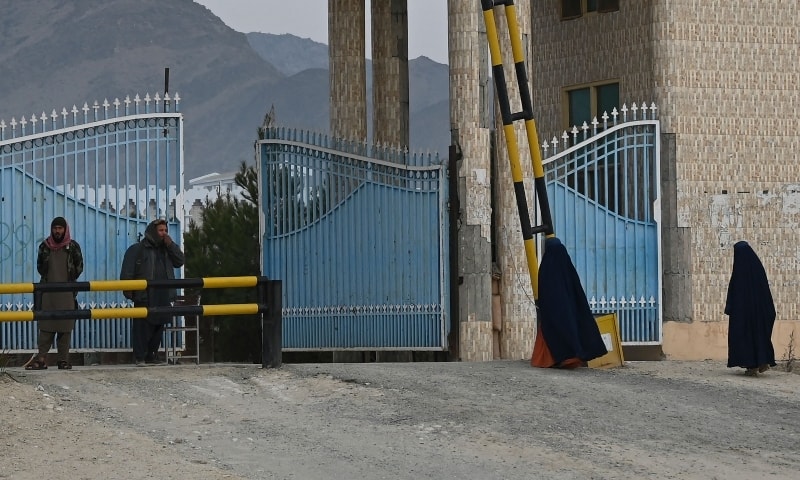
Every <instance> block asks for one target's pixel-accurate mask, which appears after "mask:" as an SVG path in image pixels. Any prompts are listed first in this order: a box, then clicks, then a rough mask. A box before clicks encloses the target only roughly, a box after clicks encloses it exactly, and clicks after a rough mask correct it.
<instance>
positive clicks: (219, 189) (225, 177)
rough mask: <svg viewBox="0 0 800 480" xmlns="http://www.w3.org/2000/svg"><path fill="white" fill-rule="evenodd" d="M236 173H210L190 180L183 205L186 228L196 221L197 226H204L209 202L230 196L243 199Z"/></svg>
mask: <svg viewBox="0 0 800 480" xmlns="http://www.w3.org/2000/svg"><path fill="white" fill-rule="evenodd" d="M236 173H237V172H227V173H217V172H214V173H209V174H207V175H203V176H200V177H197V178H193V179H191V180H189V188H188V189H187V190H186V191H185V192H184V196H183V204H184V208H185V210H184V211H185V212H186V219H185V220H186V222H185V224H186V227H185V228H188V225H189V222H190V221H194V223H195V224H196V225H197V226H200V225H202V224H203V217H202V215H203V209H204V208H205V205H206V202H207V201H214V200H216V199H217V198H219V197H221V196H224V195H227V194H230V195H231V196H232V197H235V198H243V197H242V193H243V189H242V188H241V187H240V186H238V185H236V181H235V179H236Z"/></svg>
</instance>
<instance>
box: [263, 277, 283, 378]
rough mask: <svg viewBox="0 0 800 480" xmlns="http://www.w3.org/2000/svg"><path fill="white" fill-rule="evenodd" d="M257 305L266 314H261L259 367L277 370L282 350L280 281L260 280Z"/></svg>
mask: <svg viewBox="0 0 800 480" xmlns="http://www.w3.org/2000/svg"><path fill="white" fill-rule="evenodd" d="M258 297H259V299H258V303H260V304H261V306H262V308H263V307H266V312H262V313H261V367H262V368H278V367H280V366H281V362H282V358H281V350H282V348H283V345H282V340H281V335H282V323H283V320H282V316H281V309H282V303H281V297H282V294H281V281H280V280H266V279H264V280H262V281H260V282H259V287H258Z"/></svg>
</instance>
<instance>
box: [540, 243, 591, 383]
mask: <svg viewBox="0 0 800 480" xmlns="http://www.w3.org/2000/svg"><path fill="white" fill-rule="evenodd" d="M537 306H538V307H539V308H538V325H539V329H538V332H537V335H536V342H535V344H534V347H533V356H532V357H531V365H532V366H534V367H542V368H550V367H556V368H576V367H582V366H586V363H587V362H588V361H589V360H593V359H595V358H598V357H601V356H603V355H605V354H606V353H607V350H606V346H605V344H604V343H603V337H601V336H600V329H599V328H598V327H597V321H596V320H595V319H594V315H592V310H591V308H590V307H589V302H588V301H587V300H586V292H585V291H584V290H583V286H582V285H581V279H580V277H579V276H578V272H577V271H576V270H575V266H574V265H573V264H572V259H571V258H570V256H569V253H568V252H567V248H566V247H565V246H564V244H563V243H561V240H559V239H558V238H556V237H551V238H548V239H546V240H545V241H544V255H543V256H542V265H541V268H539V301H538V303H537Z"/></svg>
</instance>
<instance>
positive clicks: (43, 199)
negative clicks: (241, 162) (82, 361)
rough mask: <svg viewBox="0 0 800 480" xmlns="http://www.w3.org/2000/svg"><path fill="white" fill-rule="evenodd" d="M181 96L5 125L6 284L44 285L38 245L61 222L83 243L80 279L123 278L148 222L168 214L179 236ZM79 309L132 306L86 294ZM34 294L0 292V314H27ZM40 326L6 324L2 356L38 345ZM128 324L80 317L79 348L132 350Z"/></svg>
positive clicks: (2, 263)
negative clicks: (122, 271) (52, 223)
mask: <svg viewBox="0 0 800 480" xmlns="http://www.w3.org/2000/svg"><path fill="white" fill-rule="evenodd" d="M179 101H180V98H179V97H178V96H177V95H175V96H174V97H173V98H170V97H169V95H168V94H165V95H164V97H160V96H159V94H155V95H154V96H153V97H151V96H150V95H146V96H145V97H144V98H141V97H139V96H138V95H136V96H135V97H134V98H133V99H131V98H129V97H126V98H125V99H124V100H122V101H120V100H115V101H114V102H112V103H109V102H108V101H104V102H103V103H102V104H98V103H97V102H95V103H94V104H93V105H92V106H89V105H87V104H84V106H83V108H81V109H78V108H76V107H73V108H72V109H71V110H70V111H68V110H66V109H62V111H61V112H60V113H56V111H55V110H53V112H52V113H51V114H50V115H49V116H48V115H46V114H45V113H44V112H42V115H41V116H40V117H38V118H37V115H32V116H31V117H30V118H29V119H26V118H24V117H23V118H22V119H21V120H19V121H17V120H16V119H12V120H11V122H10V123H6V122H5V121H0V283H30V282H38V281H39V275H38V273H37V272H36V256H37V252H38V246H39V244H40V243H41V242H42V241H43V240H44V239H45V238H46V237H47V236H48V235H49V234H50V221H51V220H52V219H53V218H54V217H56V216H63V217H65V218H66V219H67V221H68V222H69V224H70V230H71V233H72V237H73V238H74V239H75V240H76V241H78V243H79V244H80V245H81V248H82V250H83V255H84V272H83V275H81V278H79V281H92V280H108V279H117V278H118V277H119V271H120V266H121V263H122V257H123V255H124V253H125V249H126V248H127V247H128V246H129V245H131V244H132V243H134V242H136V241H137V240H138V239H139V235H141V234H143V233H144V228H145V226H146V225H147V223H148V222H149V221H151V220H152V219H154V218H156V217H162V218H166V219H167V221H168V225H169V229H170V235H171V236H172V237H173V238H175V239H176V241H178V242H180V241H181V240H180V239H182V229H181V227H180V223H181V222H182V220H183V219H182V218H181V216H182V212H183V193H182V192H183V179H182V176H181V172H182V171H183V165H182V163H183V147H182V140H183V117H182V114H181V113H178V111H177V110H178V108H177V107H178V103H179ZM78 301H79V303H80V304H81V308H95V307H98V308H103V307H116V306H122V305H125V304H126V301H125V299H124V298H123V297H122V295H121V293H120V292H83V293H80V294H79V296H78ZM32 306H33V296H32V295H31V294H7V295H2V296H0V310H5V311H10V310H30V309H31V308H32ZM36 328H37V325H36V322H4V323H0V351H2V350H6V351H9V352H23V351H30V350H35V348H36V336H37V335H36ZM129 335H130V329H129V320H128V319H111V320H90V319H82V320H78V322H77V324H76V328H75V331H74V333H73V335H72V349H73V350H75V351H81V350H84V351H86V350H105V351H113V350H129V349H130V338H129Z"/></svg>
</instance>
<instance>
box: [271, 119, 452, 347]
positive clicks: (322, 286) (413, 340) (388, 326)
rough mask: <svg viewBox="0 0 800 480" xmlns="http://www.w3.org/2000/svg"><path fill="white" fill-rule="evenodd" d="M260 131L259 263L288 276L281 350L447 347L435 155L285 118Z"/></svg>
mask: <svg viewBox="0 0 800 480" xmlns="http://www.w3.org/2000/svg"><path fill="white" fill-rule="evenodd" d="M262 137H263V138H262V140H260V141H259V144H258V146H259V151H260V157H261V158H260V172H259V173H260V177H261V178H260V186H261V214H262V236H263V243H262V246H263V247H262V248H263V252H262V254H263V258H262V264H263V270H262V271H263V273H264V275H266V276H268V277H270V278H274V279H277V280H281V281H282V282H283V349H284V350H285V351H311V350H320V351H322V350H331V351H332V350H446V349H447V334H448V329H449V319H448V313H449V286H448V275H449V273H448V269H447V266H446V262H447V259H448V256H449V255H448V248H449V243H448V229H447V225H448V222H447V211H446V206H447V179H446V173H445V172H446V170H445V166H444V165H442V164H441V163H440V162H439V159H438V156H431V155H430V154H427V155H413V154H408V153H407V152H402V151H393V150H390V149H380V148H376V147H368V146H365V145H364V144H359V143H351V142H344V141H338V140H334V139H329V138H328V137H326V136H322V135H317V134H312V133H308V132H302V131H297V130H288V129H283V128H267V129H265V130H264V131H263V135H262Z"/></svg>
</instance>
